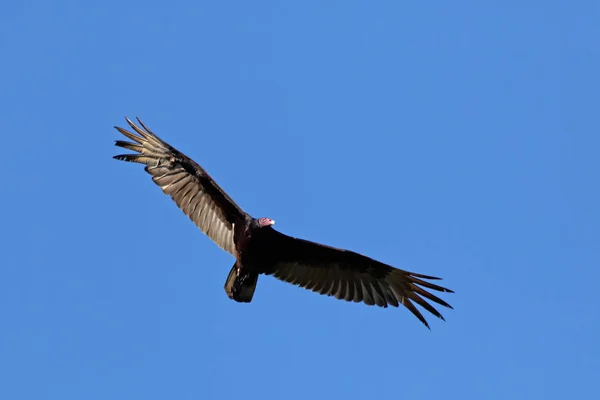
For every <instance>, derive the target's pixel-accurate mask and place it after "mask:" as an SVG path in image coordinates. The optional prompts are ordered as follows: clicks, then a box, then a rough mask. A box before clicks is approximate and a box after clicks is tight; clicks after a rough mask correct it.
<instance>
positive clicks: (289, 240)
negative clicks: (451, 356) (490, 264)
mask: <svg viewBox="0 0 600 400" xmlns="http://www.w3.org/2000/svg"><path fill="white" fill-rule="evenodd" d="M266 229H269V230H270V233H269V234H268V235H265V240H264V241H263V243H264V246H265V248H264V249H262V251H265V252H268V254H269V256H268V260H269V262H268V263H266V264H267V265H268V267H267V270H266V271H265V273H266V274H267V275H273V276H274V277H275V278H277V279H280V280H282V281H285V282H289V283H292V284H295V285H298V286H300V287H303V288H305V289H309V290H312V291H314V292H317V293H320V294H326V295H329V296H335V297H336V298H337V299H343V300H346V301H354V302H363V303H365V304H367V305H378V306H380V307H387V306H388V305H391V306H394V307H398V306H399V305H400V304H402V305H404V306H405V307H406V308H408V310H409V311H410V312H411V313H413V314H414V315H415V316H416V317H417V318H418V319H419V320H420V321H421V322H422V323H423V324H425V326H427V327H428V328H429V324H428V323H427V321H426V320H425V318H424V317H423V315H422V314H421V312H420V311H419V310H418V309H417V308H416V307H415V304H418V305H419V306H421V307H423V308H424V309H425V310H427V311H429V312H430V313H431V314H433V315H435V316H436V317H438V318H441V319H442V320H443V319H444V317H443V316H442V314H440V313H439V312H438V311H437V310H436V309H435V308H434V307H433V306H432V305H431V304H430V303H429V302H428V301H427V300H429V301H433V302H435V303H437V304H439V305H442V306H444V307H448V308H452V306H450V305H449V304H448V303H446V302H445V301H444V300H442V299H440V298H439V297H437V296H435V295H433V294H432V293H430V292H429V291H427V290H425V289H424V288H426V289H431V290H436V291H439V292H448V293H453V291H452V290H450V289H446V288H444V287H442V286H438V285H435V284H433V283H430V282H427V280H439V279H440V278H436V277H433V276H427V275H421V274H416V273H413V272H408V271H404V270H401V269H397V268H394V267H392V266H389V265H387V264H384V263H381V262H379V261H377V260H373V259H371V258H369V257H366V256H363V255H361V254H358V253H355V252H352V251H349V250H343V249H338V248H334V247H330V246H325V245H322V244H318V243H314V242H310V241H307V240H303V239H297V238H294V237H291V236H287V235H284V234H282V233H280V232H278V231H276V230H274V229H271V228H266ZM266 247H268V248H266Z"/></svg>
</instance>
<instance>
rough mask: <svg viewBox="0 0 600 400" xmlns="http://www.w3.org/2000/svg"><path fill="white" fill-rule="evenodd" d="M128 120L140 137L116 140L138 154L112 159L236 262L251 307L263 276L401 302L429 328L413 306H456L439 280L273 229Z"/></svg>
mask: <svg viewBox="0 0 600 400" xmlns="http://www.w3.org/2000/svg"><path fill="white" fill-rule="evenodd" d="M126 120H127V123H128V124H129V126H130V127H131V129H133V131H134V132H135V133H133V132H131V131H128V130H126V129H123V128H120V127H117V126H115V128H116V129H117V130H118V131H119V132H121V133H122V134H123V135H124V136H125V137H127V138H128V139H130V140H131V141H132V142H127V141H123V140H117V141H116V142H115V145H116V146H119V147H122V148H125V149H128V150H131V151H133V152H134V154H122V155H117V156H114V158H116V159H117V160H123V161H129V162H135V163H140V164H144V165H145V166H146V167H145V168H144V169H145V171H146V172H147V173H148V174H150V175H151V176H152V180H153V181H154V183H156V184H157V185H158V186H159V187H160V188H161V189H162V191H163V192H164V193H165V194H168V195H169V196H171V198H172V199H173V201H175V203H176V204H177V206H178V207H179V208H180V209H181V210H182V211H183V212H184V213H185V214H186V215H187V216H188V217H189V218H190V219H191V220H192V221H193V222H194V223H195V224H196V226H197V227H198V228H200V230H201V231H202V232H204V233H205V234H206V235H207V236H208V237H209V238H210V239H211V240H213V241H214V242H215V243H216V244H217V245H218V246H219V247H221V248H222V249H223V250H225V251H227V252H229V253H231V254H232V255H233V256H234V257H235V259H236V261H235V263H234V265H233V267H232V268H231V270H230V272H229V275H228V276H227V280H226V281H225V291H226V293H227V295H228V296H229V297H230V298H231V299H233V300H235V301H238V302H244V303H249V302H250V301H251V300H252V297H253V295H254V290H255V289H256V284H257V282H258V276H259V275H260V274H265V275H273V276H274V277H275V278H277V279H280V280H282V281H285V282H289V283H292V284H295V285H298V286H301V287H303V288H306V289H309V290H312V291H314V292H317V293H320V294H326V295H328V296H334V297H336V298H337V299H343V300H346V301H354V302H363V303H365V304H367V305H378V306H380V307H387V306H388V305H391V306H394V307H398V306H399V305H400V304H402V305H404V307H406V308H407V309H408V310H409V311H410V312H412V313H413V314H414V315H415V316H416V317H417V318H418V319H419V320H420V321H421V322H422V323H423V324H425V326H427V327H429V324H428V323H427V321H426V319H425V317H423V315H422V314H421V312H420V311H419V310H418V309H417V307H416V306H415V304H417V305H419V306H421V307H422V308H424V309H425V310H427V311H428V312H430V313H431V314H433V315H435V316H436V317H438V318H441V319H444V317H443V316H442V315H441V314H440V313H439V312H438V311H437V310H436V309H435V308H434V307H433V306H432V305H431V303H430V302H434V303H437V304H439V305H441V306H444V307H448V308H452V307H451V306H450V305H449V304H448V303H446V302H445V301H444V300H442V299H440V298H439V297H437V296H436V295H434V294H432V293H431V292H429V291H427V290H426V289H430V290H435V291H438V292H448V293H453V291H452V290H450V289H446V288H444V287H442V286H439V285H435V284H433V283H431V282H428V281H430V280H439V279H440V278H436V277H433V276H427V275H421V274H416V273H413V272H408V271H404V270H401V269H398V268H394V267H392V266H390V265H387V264H384V263H382V262H379V261H377V260H374V259H372V258H369V257H366V256H364V255H361V254H358V253H355V252H353V251H350V250H343V249H338V248H334V247H330V246H326V245H322V244H318V243H314V242H310V241H307V240H303V239H298V238H294V237H291V236H288V235H285V234H283V233H281V232H278V231H276V230H275V229H273V225H274V224H275V221H273V220H272V219H270V218H253V217H252V216H250V215H249V214H247V213H246V212H244V211H243V210H242V209H241V208H240V207H239V206H238V205H237V204H236V203H235V202H234V201H233V200H232V199H231V197H229V196H228V195H227V193H225V191H223V189H221V187H220V186H219V185H218V184H217V183H216V182H215V181H214V180H213V179H212V178H211V176H210V175H209V174H208V173H207V172H206V170H204V168H202V167H201V166H200V165H198V164H197V163H196V162H195V161H194V160H192V159H191V158H189V157H187V156H186V155H185V154H183V153H181V152H180V151H178V150H177V149H175V148H174V147H172V146H170V145H169V144H168V143H166V142H164V141H163V140H161V139H160V138H159V137H158V136H156V135H155V134H154V133H152V131H150V129H148V127H146V126H145V125H144V123H143V122H142V121H140V120H139V119H138V122H139V124H140V126H141V127H140V126H137V125H136V124H134V123H133V122H132V121H130V120H129V119H128V118H126ZM428 300H429V302H428Z"/></svg>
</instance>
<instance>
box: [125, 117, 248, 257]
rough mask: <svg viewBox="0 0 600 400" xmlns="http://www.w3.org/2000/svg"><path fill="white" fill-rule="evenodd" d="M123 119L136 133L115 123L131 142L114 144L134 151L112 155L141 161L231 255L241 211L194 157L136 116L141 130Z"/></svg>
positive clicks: (203, 228) (190, 215)
mask: <svg viewBox="0 0 600 400" xmlns="http://www.w3.org/2000/svg"><path fill="white" fill-rule="evenodd" d="M125 119H126V120H127V123H128V124H129V126H130V127H131V128H132V129H133V130H134V131H135V132H136V133H137V135H136V134H134V133H132V132H130V131H128V130H125V129H123V128H120V127H117V126H115V128H116V129H117V130H118V131H119V132H121V133H122V134H123V135H124V136H126V137H127V138H129V139H131V140H132V141H133V142H135V143H132V142H126V141H122V140H117V141H116V142H115V145H116V146H119V147H123V148H125V149H129V150H132V151H135V152H136V153H137V154H122V155H117V156H114V158H116V159H117V160H123V161H129V162H136V163H140V164H145V165H146V167H145V170H146V172H148V173H149V174H150V175H152V180H153V181H154V183H156V184H157V185H158V186H160V188H161V189H162V191H163V192H164V193H165V194H168V195H169V196H171V198H172V199H173V200H174V201H175V203H176V204H177V206H178V207H179V208H180V209H181V210H182V211H183V212H184V213H185V214H186V215H187V216H188V217H189V218H190V219H191V220H192V221H193V222H194V223H195V224H196V226H197V227H198V228H200V230H201V231H202V232H204V233H205V234H206V235H207V236H208V237H209V238H211V239H212V240H213V241H214V242H215V243H216V244H217V245H218V246H219V247H221V248H222V249H223V250H225V251H228V252H229V253H231V254H233V255H234V256H235V255H236V250H235V244H234V241H233V224H234V223H235V221H237V220H239V219H243V218H244V215H245V213H244V212H243V211H242V210H241V209H240V207H239V206H238V205H237V204H235V202H234V201H233V200H232V199H231V198H230V197H229V196H228V195H227V193H225V192H224V191H223V189H221V188H220V187H219V185H217V183H216V182H215V181H214V180H213V179H212V178H211V177H210V175H209V174H208V173H207V172H206V171H205V170H204V169H203V168H202V167H201V166H200V165H198V164H197V163H196V162H195V161H194V160H192V159H191V158H189V157H187V156H186V155H185V154H183V153H181V152H179V151H178V150H177V149H175V148H173V147H172V146H170V145H169V144H168V143H166V142H164V141H162V140H161V139H160V138H159V137H158V136H156V135H155V134H154V133H152V132H151V131H150V130H149V129H148V128H147V127H146V126H145V125H144V123H143V122H142V121H140V120H139V119H138V122H139V123H140V125H141V126H142V128H143V129H141V128H140V127H138V126H137V125H135V124H134V123H133V122H131V121H130V120H129V119H128V118H125Z"/></svg>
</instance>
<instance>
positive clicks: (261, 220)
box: [256, 217, 275, 228]
mask: <svg viewBox="0 0 600 400" xmlns="http://www.w3.org/2000/svg"><path fill="white" fill-rule="evenodd" d="M256 222H257V224H258V226H259V227H260V228H264V227H265V226H271V225H275V221H273V220H272V219H271V218H264V217H263V218H259V219H257V220H256Z"/></svg>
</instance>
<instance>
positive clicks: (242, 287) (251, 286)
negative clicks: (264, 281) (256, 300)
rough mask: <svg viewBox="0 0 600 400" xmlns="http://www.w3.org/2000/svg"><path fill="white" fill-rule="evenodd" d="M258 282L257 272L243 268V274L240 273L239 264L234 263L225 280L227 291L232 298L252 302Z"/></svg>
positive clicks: (242, 301) (241, 301)
mask: <svg viewBox="0 0 600 400" xmlns="http://www.w3.org/2000/svg"><path fill="white" fill-rule="evenodd" d="M257 283H258V274H257V273H255V272H245V271H243V270H242V274H241V275H238V269H237V265H236V264H234V265H233V267H232V268H231V271H229V275H227V280H226V281H225V292H226V293H227V296H229V298H230V299H233V300H235V301H237V302H239V303H250V302H251V301H252V296H254V290H255V289H256V284H257Z"/></svg>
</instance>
